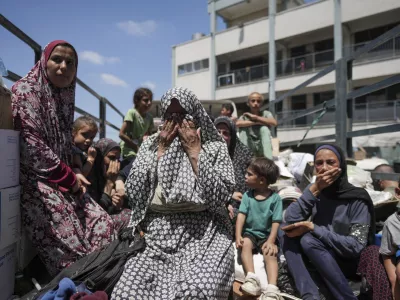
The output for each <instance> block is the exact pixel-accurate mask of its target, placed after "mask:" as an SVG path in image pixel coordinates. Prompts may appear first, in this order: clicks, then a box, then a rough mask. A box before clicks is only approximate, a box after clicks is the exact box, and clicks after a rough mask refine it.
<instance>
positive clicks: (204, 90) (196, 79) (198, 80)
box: [175, 70, 211, 100]
mask: <svg viewBox="0 0 400 300" xmlns="http://www.w3.org/2000/svg"><path fill="white" fill-rule="evenodd" d="M210 73H211V72H210V70H205V71H199V72H195V73H190V74H186V75H182V76H178V77H177V78H176V83H175V85H176V86H183V87H186V88H188V89H190V90H192V91H193V92H194V93H195V95H196V96H197V97H198V98H199V99H200V100H205V99H211V80H210V76H211V74H210Z"/></svg>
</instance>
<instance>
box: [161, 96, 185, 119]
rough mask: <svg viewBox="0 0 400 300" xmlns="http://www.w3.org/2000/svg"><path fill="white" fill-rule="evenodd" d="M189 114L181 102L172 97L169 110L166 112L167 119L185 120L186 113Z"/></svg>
mask: <svg viewBox="0 0 400 300" xmlns="http://www.w3.org/2000/svg"><path fill="white" fill-rule="evenodd" d="M185 114H187V113H186V110H185V109H184V108H183V107H182V106H181V105H180V104H179V101H178V100H177V99H172V100H171V104H170V105H169V106H168V108H167V111H166V112H165V114H164V118H165V120H166V121H167V120H172V119H174V120H176V121H181V120H183V117H184V115H185Z"/></svg>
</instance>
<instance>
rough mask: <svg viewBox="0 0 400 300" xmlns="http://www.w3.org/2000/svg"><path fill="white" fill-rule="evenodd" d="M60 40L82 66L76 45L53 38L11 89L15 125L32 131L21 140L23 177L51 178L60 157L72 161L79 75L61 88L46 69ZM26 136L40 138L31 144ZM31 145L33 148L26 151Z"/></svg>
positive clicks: (22, 129)
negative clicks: (28, 70) (73, 126)
mask: <svg viewBox="0 0 400 300" xmlns="http://www.w3.org/2000/svg"><path fill="white" fill-rule="evenodd" d="M60 44H68V45H69V46H70V47H71V48H72V49H73V50H74V52H75V56H76V67H78V55H77V54H76V51H75V49H74V48H73V47H72V46H71V45H70V44H69V43H67V42H66V41H62V40H57V41H53V42H51V43H50V44H48V45H47V46H46V47H45V49H44V51H43V53H42V56H41V58H40V60H39V61H38V62H37V63H36V65H35V66H34V67H33V68H32V70H31V71H30V72H29V73H28V74H27V75H26V76H25V77H23V78H22V79H20V80H18V81H17V82H16V83H15V84H14V85H13V86H12V89H11V90H12V92H13V97H12V108H13V116H14V127H15V129H17V130H20V131H23V135H25V136H27V135H30V136H29V137H27V138H26V139H22V140H21V149H22V150H21V181H24V180H25V177H31V178H37V177H41V178H47V177H48V176H49V175H50V174H51V172H52V171H53V170H55V169H56V168H57V166H58V165H59V163H60V160H61V161H63V162H65V163H66V164H70V163H71V145H72V123H73V119H74V107H75V86H76V75H75V78H74V80H73V81H72V83H71V85H70V86H69V87H66V88H57V87H55V86H54V85H53V84H52V83H51V82H50V80H49V78H48V76H47V71H46V69H47V61H48V60H49V58H50V55H51V53H52V52H53V50H54V48H55V47H57V46H58V45H60ZM21 119H24V122H21ZM21 135H22V134H21ZM25 140H31V141H36V142H35V144H28V143H25ZM43 142H44V143H43ZM27 148H30V149H29V151H25V149H27ZM27 153H29V155H27ZM28 156H29V157H28ZM29 161H30V162H32V161H33V162H34V163H29ZM32 165H33V168H32Z"/></svg>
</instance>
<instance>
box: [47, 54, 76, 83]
mask: <svg viewBox="0 0 400 300" xmlns="http://www.w3.org/2000/svg"><path fill="white" fill-rule="evenodd" d="M46 67H47V68H46V71H47V76H48V78H49V80H50V82H51V83H52V84H53V85H54V86H56V87H58V88H66V87H68V86H70V85H71V83H72V81H73V80H74V78H75V75H76V56H75V52H74V50H72V49H71V48H69V47H65V46H57V47H55V48H54V50H53V52H52V53H51V55H50V58H49V60H48V61H47V65H46Z"/></svg>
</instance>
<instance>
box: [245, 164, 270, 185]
mask: <svg viewBox="0 0 400 300" xmlns="http://www.w3.org/2000/svg"><path fill="white" fill-rule="evenodd" d="M245 183H246V185H247V186H248V187H249V188H251V189H257V188H260V187H264V186H265V184H266V181H265V179H264V178H262V177H260V176H258V175H257V174H256V173H255V172H254V171H253V170H252V169H251V168H247V171H246V176H245Z"/></svg>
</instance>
